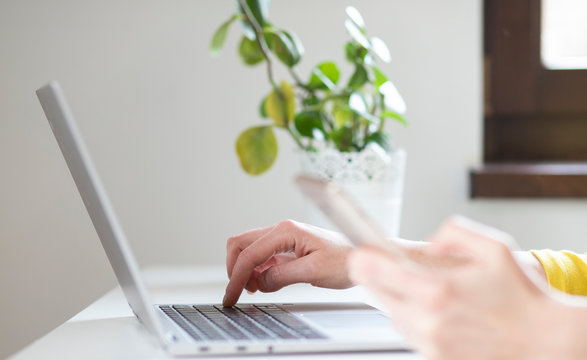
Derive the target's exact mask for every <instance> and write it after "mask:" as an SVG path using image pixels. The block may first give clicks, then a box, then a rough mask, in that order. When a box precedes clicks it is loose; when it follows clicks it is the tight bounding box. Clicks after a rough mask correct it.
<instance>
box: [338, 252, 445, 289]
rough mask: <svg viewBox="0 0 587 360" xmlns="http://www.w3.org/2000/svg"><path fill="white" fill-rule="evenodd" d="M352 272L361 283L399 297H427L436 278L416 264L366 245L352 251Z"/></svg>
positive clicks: (350, 265)
mask: <svg viewBox="0 0 587 360" xmlns="http://www.w3.org/2000/svg"><path fill="white" fill-rule="evenodd" d="M349 275H350V277H351V279H352V280H353V281H355V282H356V283H358V284H361V285H364V286H366V287H368V288H370V289H372V290H373V291H377V292H382V293H387V294H389V296H393V297H395V298H398V299H418V298H421V297H422V296H426V295H427V289H429V288H430V286H431V282H433V280H434V279H433V277H432V274H430V273H429V272H427V271H425V269H424V268H420V267H419V266H417V265H416V264H413V263H411V262H408V261H403V260H400V259H397V258H395V257H391V256H389V255H387V254H386V253H385V252H384V251H382V250H379V249H376V248H366V247H362V248H359V249H357V250H355V251H353V253H352V254H351V256H350V259H349Z"/></svg>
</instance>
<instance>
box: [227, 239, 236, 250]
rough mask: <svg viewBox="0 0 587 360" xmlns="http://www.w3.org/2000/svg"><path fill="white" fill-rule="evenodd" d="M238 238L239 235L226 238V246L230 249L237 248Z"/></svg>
mask: <svg viewBox="0 0 587 360" xmlns="http://www.w3.org/2000/svg"><path fill="white" fill-rule="evenodd" d="M238 239H239V237H238V236H231V237H229V238H228V240H226V248H227V249H229V250H230V249H233V248H235V247H236V246H237V244H238Z"/></svg>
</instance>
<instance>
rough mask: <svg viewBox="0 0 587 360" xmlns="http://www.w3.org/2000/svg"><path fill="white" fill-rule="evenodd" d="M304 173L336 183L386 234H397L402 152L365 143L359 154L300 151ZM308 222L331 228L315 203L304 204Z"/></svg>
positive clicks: (392, 235) (403, 160)
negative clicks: (386, 150)
mask: <svg viewBox="0 0 587 360" xmlns="http://www.w3.org/2000/svg"><path fill="white" fill-rule="evenodd" d="M300 158H301V164H302V171H303V172H304V173H305V174H308V175H312V176H317V177H319V178H322V179H327V180H333V181H336V182H338V183H339V184H340V185H341V186H342V187H343V188H344V189H345V191H346V192H347V193H348V194H349V195H350V196H352V197H353V198H354V199H355V200H356V201H357V203H358V204H359V205H361V206H362V207H363V209H364V210H365V212H366V213H367V214H368V215H369V216H371V218H372V219H373V220H374V221H375V222H376V223H377V224H378V225H379V226H380V228H381V230H383V231H384V232H385V234H386V235H387V236H388V237H398V236H399V230H400V222H401V211H402V195H403V188H404V175H405V168H406V152H405V150H403V149H396V150H394V151H392V152H385V151H384V150H383V149H381V148H380V147H378V146H368V147H367V148H366V149H365V150H363V151H361V152H360V153H343V152H339V151H337V150H334V149H322V150H320V151H318V152H315V153H312V152H303V153H301V154H300ZM307 204H308V205H307V210H306V212H307V219H306V221H307V222H308V223H310V224H313V225H317V226H321V227H325V228H329V229H334V226H333V225H332V223H330V221H329V220H328V219H327V218H326V217H325V216H324V215H323V214H322V213H321V212H320V210H318V209H317V208H316V207H315V206H313V205H312V204H310V202H308V203H307Z"/></svg>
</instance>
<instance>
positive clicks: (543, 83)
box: [471, 0, 587, 197]
mask: <svg viewBox="0 0 587 360" xmlns="http://www.w3.org/2000/svg"><path fill="white" fill-rule="evenodd" d="M540 15H541V0H484V56H485V57H484V59H485V60H484V61H485V64H484V68H485V80H484V81H485V108H484V113H485V114H484V164H485V165H484V166H483V167H482V168H480V169H476V170H473V171H471V196H472V197H587V70H552V69H547V68H545V67H544V66H543V64H542V61H541V56H540V34H541V16H540Z"/></svg>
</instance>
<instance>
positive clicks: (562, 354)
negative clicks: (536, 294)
mask: <svg viewBox="0 0 587 360" xmlns="http://www.w3.org/2000/svg"><path fill="white" fill-rule="evenodd" d="M540 307H541V309H542V310H541V311H540V312H538V313H536V314H535V316H537V317H538V319H539V321H538V323H536V322H533V323H534V327H533V329H532V331H530V332H529V334H528V335H529V336H528V338H529V339H532V340H531V341H530V343H531V344H530V346H531V349H528V352H527V353H528V354H531V356H528V357H527V359H532V360H537V359H545V360H546V359H565V360H580V359H586V358H587V343H586V342H585V334H586V333H587V307H586V306H585V303H584V302H583V301H581V300H580V298H579V297H577V296H570V295H566V294H562V293H560V294H556V295H555V296H545V297H544V300H543V301H542V305H541V306H540Z"/></svg>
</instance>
